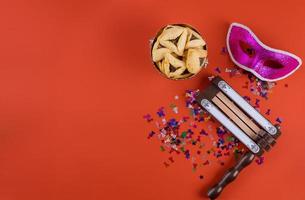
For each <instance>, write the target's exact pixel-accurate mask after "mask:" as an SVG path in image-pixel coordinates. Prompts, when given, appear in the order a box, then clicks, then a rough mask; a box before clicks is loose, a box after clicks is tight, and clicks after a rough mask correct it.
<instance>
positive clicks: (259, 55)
mask: <svg viewBox="0 0 305 200" xmlns="http://www.w3.org/2000/svg"><path fill="white" fill-rule="evenodd" d="M227 48H228V52H229V54H230V57H231V59H232V61H233V62H234V63H235V64H236V65H237V66H239V67H241V68H243V69H245V70H247V71H250V72H252V73H253V74H254V75H255V76H257V77H258V78H259V79H261V80H264V81H277V80H280V79H283V78H286V77H287V76H289V75H291V74H292V73H293V72H294V71H296V70H297V69H298V68H299V67H300V66H301V64H302V60H301V59H300V58H299V57H297V56H296V55H294V54H291V53H289V52H286V51H282V50H278V49H273V48H271V47H268V46H267V45H265V44H263V43H262V42H261V41H260V40H259V39H258V38H257V37H256V36H255V34H254V33H253V32H252V31H251V30H250V29H249V28H248V27H246V26H244V25H242V24H238V23H232V24H231V26H230V28H229V31H228V35H227Z"/></svg>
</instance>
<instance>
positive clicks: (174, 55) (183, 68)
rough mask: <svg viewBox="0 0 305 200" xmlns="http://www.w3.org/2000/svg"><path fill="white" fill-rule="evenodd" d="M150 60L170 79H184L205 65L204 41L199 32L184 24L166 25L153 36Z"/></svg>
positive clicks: (205, 50)
mask: <svg viewBox="0 0 305 200" xmlns="http://www.w3.org/2000/svg"><path fill="white" fill-rule="evenodd" d="M151 55H152V60H153V62H154V64H155V66H157V67H158V70H159V71H160V72H161V73H162V74H164V75H165V76H166V77H167V78H170V79H185V78H189V77H191V76H193V75H195V74H197V73H198V72H199V71H200V70H201V69H202V68H203V67H205V66H206V65H207V48H206V43H205V41H204V40H203V39H202V37H201V36H200V34H199V33H198V32H197V31H196V30H195V29H193V28H191V27H189V26H186V25H167V26H166V27H164V28H163V29H162V30H161V31H160V32H159V34H158V35H157V37H156V38H155V40H154V42H153V46H152V52H151Z"/></svg>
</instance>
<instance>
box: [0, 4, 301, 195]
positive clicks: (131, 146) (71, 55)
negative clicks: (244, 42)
mask: <svg viewBox="0 0 305 200" xmlns="http://www.w3.org/2000/svg"><path fill="white" fill-rule="evenodd" d="M304 8H305V5H304V1H301V0H290V1H282V2H279V1H275V0H271V1H265V0H256V1H242V0H232V1H192V2H190V1H172V0H169V1H152V0H150V1H127V0H126V1H84V0H83V1H81V0H76V1H75V0H74V1H72V0H71V1H67V0H64V1H63V0H61V1H60V0H57V1H50V0H46V1H37V0H36V1H33V0H28V1H21V0H3V1H1V2H0V27H1V29H0V30H1V31H0V130H1V131H0V199H1V200H19V199H20V200H28V199H29V200H36V199H37V200H38V199H39V200H41V199H43V200H48V199H52V200H53V199H54V200H55V199H56V200H61V199H62V200H64V199H65V200H66V199H73V200H76V199H88V200H89V199H105V200H108V199H115V200H116V199H133V200H136V199H141V200H142V199H146V200H156V199H158V200H163V199H164V200H165V199H167V200H168V199H176V200H184V199H192V200H196V199H198V200H199V199H202V197H201V194H202V193H203V189H204V188H206V187H207V185H208V184H210V180H211V179H212V178H210V180H206V181H199V180H198V177H197V176H195V175H194V174H193V173H192V171H191V170H190V164H189V162H186V161H185V160H184V159H180V160H177V161H176V163H175V165H173V166H172V167H171V168H170V169H165V168H164V166H163V165H162V161H163V160H162V159H163V158H162V155H161V152H159V151H158V143H157V142H149V141H148V140H147V139H146V134H147V124H146V123H145V122H144V121H143V119H142V115H143V114H145V113H147V112H153V111H155V110H156V108H158V107H159V106H160V105H162V104H167V103H168V102H169V99H172V97H173V96H174V95H176V94H183V91H184V90H185V89H186V88H198V87H201V85H200V83H201V80H202V79H203V78H205V77H206V76H207V75H208V72H207V71H202V72H201V73H200V74H199V75H198V76H197V77H195V78H193V79H191V80H187V81H169V80H166V79H164V78H163V77H161V76H160V75H159V74H158V73H156V71H154V69H153V67H152V64H151V62H150V57H149V43H148V40H149V39H150V38H152V37H153V36H154V34H155V33H156V32H157V31H158V29H159V28H160V27H161V26H163V25H165V24H168V23H188V24H191V25H192V26H194V27H196V28H197V29H198V30H199V31H200V32H201V33H202V34H203V35H204V37H205V38H206V40H207V43H208V47H209V61H210V63H209V69H210V71H213V68H214V67H215V66H224V65H229V64H230V61H229V60H228V59H227V58H226V57H223V56H220V54H219V51H220V49H221V47H222V46H223V45H224V39H225V34H226V31H227V28H228V25H229V23H231V22H233V21H237V22H240V23H244V24H246V25H248V26H250V27H251V28H252V29H253V30H254V31H255V32H256V33H257V35H258V36H259V37H260V38H261V39H262V41H263V42H265V43H267V44H268V45H270V46H273V47H277V48H282V49H285V50H289V51H291V52H294V53H296V54H297V55H299V56H300V57H301V58H304V57H305V53H304V44H305V37H304V35H305V27H304V18H305V10H304ZM304 70H305V68H304V66H302V67H301V68H300V69H299V70H298V71H297V72H296V73H295V74H293V75H292V76H291V77H289V78H287V79H285V80H283V81H281V82H279V85H278V86H277V87H275V89H274V90H273V94H272V95H271V98H270V100H269V101H264V102H262V104H263V105H264V106H265V107H270V108H271V109H272V111H273V115H272V117H273V118H274V117H276V116H278V115H279V116H282V117H283V118H284V120H285V121H284V124H285V125H284V127H283V132H284V133H283V136H282V137H281V138H280V140H279V143H278V145H277V147H276V148H275V149H274V150H272V152H270V153H268V154H267V155H266V162H265V164H264V165H262V166H259V167H258V166H257V165H251V166H250V167H249V168H248V169H246V171H245V173H242V174H241V175H240V177H239V178H238V179H237V180H236V182H235V183H234V184H232V185H230V186H229V187H228V188H227V189H226V191H225V192H224V193H223V195H222V198H221V199H234V200H237V199H238V200H239V199H240V200H241V199H253V200H254V199H285V200H286V199H305V191H304V189H303V187H304V184H305V171H304V169H305V156H304V152H305V145H304V139H305V135H304V131H303V130H304V127H303V124H304V123H305V121H304V113H305V107H304V101H305V92H304V91H305V89H304V88H303V87H304V85H305V75H304V73H305V71H304ZM245 79H246V78H245V77H244V78H240V79H238V80H237V81H234V82H230V83H231V84H232V85H233V86H236V87H237V86H239V85H240V84H241V83H244V81H245ZM228 80H230V79H228ZM284 83H287V84H288V85H289V86H288V88H284V87H283V85H284ZM243 93H245V92H243ZM220 172H221V170H220V168H217V167H216V168H215V169H214V168H213V169H211V170H209V171H208V172H207V173H208V175H209V177H213V174H218V173H220ZM250 194H251V195H250Z"/></svg>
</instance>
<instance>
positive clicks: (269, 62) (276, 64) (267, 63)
mask: <svg viewBox="0 0 305 200" xmlns="http://www.w3.org/2000/svg"><path fill="white" fill-rule="evenodd" d="M264 65H265V66H266V67H269V68H272V69H281V68H283V67H284V66H283V65H282V64H281V63H279V62H277V61H275V60H266V61H265V62H264Z"/></svg>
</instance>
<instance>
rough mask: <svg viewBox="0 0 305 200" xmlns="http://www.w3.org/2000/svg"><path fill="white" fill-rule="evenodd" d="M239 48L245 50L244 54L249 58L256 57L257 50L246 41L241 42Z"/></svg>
mask: <svg viewBox="0 0 305 200" xmlns="http://www.w3.org/2000/svg"><path fill="white" fill-rule="evenodd" d="M239 46H240V48H241V49H242V50H243V52H244V53H245V54H247V55H248V56H249V57H253V56H255V50H254V49H253V48H252V47H251V46H250V45H249V44H248V43H246V42H244V41H239Z"/></svg>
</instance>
